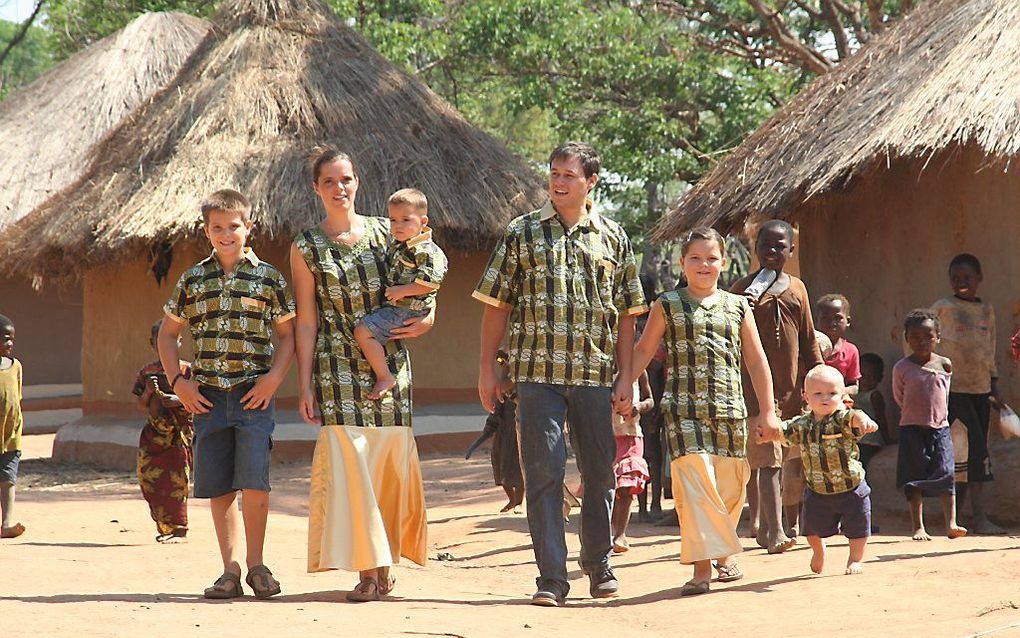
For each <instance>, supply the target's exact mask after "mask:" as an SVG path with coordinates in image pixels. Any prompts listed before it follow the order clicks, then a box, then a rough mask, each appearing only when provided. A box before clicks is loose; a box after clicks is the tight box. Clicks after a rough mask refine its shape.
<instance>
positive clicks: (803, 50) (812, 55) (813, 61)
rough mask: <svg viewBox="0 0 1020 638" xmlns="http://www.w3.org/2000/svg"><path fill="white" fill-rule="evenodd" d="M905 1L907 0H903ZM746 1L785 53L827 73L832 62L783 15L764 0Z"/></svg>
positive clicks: (814, 69)
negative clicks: (792, 26)
mask: <svg viewBox="0 0 1020 638" xmlns="http://www.w3.org/2000/svg"><path fill="white" fill-rule="evenodd" d="M903 1H904V2H907V1H909V0H903ZM747 3H748V4H749V5H751V7H752V8H753V9H754V10H755V11H756V12H757V13H758V15H759V16H761V18H762V19H763V20H765V24H766V26H767V27H768V30H769V33H771V34H772V37H773V38H775V40H776V43H777V44H779V46H780V47H782V48H783V50H785V51H786V52H787V53H789V54H790V55H791V56H793V57H794V58H795V59H797V60H799V61H800V63H801V65H802V66H803V67H804V68H805V69H807V70H809V71H812V72H814V73H818V74H822V73H828V72H829V71H830V70H831V69H832V67H833V63H832V61H831V60H828V59H827V58H826V57H825V56H824V55H822V54H821V53H819V52H818V51H816V50H815V49H813V48H811V47H809V46H807V45H806V44H804V43H803V42H802V41H801V40H800V38H798V37H797V35H796V34H795V33H793V32H792V31H791V30H790V27H789V26H787V24H786V21H785V20H783V15H782V14H781V13H780V12H779V11H777V10H776V9H774V8H773V7H771V6H769V5H767V4H765V1H764V0H747Z"/></svg>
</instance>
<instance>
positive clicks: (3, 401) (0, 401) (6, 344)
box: [0, 315, 25, 538]
mask: <svg viewBox="0 0 1020 638" xmlns="http://www.w3.org/2000/svg"><path fill="white" fill-rule="evenodd" d="M14 334H15V331H14V322H12V321H11V320H10V319H8V318H7V317H5V316H3V315H0V435H2V437H3V438H2V439H0V515H2V519H3V524H2V525H0V538H15V537H17V536H21V535H22V534H24V533H25V526H24V525H23V524H21V523H19V522H17V521H16V519H15V518H14V492H15V488H14V484H15V483H17V482H18V463H19V462H20V461H21V428H22V416H21V382H22V374H21V362H20V361H18V360H17V359H15V358H14Z"/></svg>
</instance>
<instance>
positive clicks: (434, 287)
mask: <svg viewBox="0 0 1020 638" xmlns="http://www.w3.org/2000/svg"><path fill="white" fill-rule="evenodd" d="M414 283H416V284H418V285H419V286H425V287H426V288H430V289H432V290H439V284H435V283H432V282H431V281H425V280H424V279H421V278H418V279H415V280H414Z"/></svg>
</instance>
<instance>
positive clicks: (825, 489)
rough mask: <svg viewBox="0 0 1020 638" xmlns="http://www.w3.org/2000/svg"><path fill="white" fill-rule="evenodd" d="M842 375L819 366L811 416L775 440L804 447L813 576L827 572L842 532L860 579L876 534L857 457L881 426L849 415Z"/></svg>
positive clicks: (809, 391)
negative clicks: (831, 545) (831, 541)
mask: <svg viewBox="0 0 1020 638" xmlns="http://www.w3.org/2000/svg"><path fill="white" fill-rule="evenodd" d="M846 394H847V392H846V386H845V384H844V383H843V375H842V374H841V373H840V372H839V371H838V370H836V369H835V368H832V367H829V366H818V367H816V368H813V369H812V370H811V371H810V372H808V373H807V377H806V378H805V380H804V399H805V401H807V404H808V408H809V410H810V411H809V412H808V413H807V414H804V415H802V416H799V417H797V418H795V419H791V420H789V421H787V422H786V423H784V425H783V430H782V432H776V433H772V434H771V436H773V437H775V438H782V439H785V441H786V443H788V444H790V445H796V446H798V447H800V460H801V464H802V465H803V467H804V475H805V477H806V478H807V491H806V492H805V493H804V513H803V525H804V529H803V532H804V536H806V537H807V541H808V545H810V546H811V550H812V552H813V553H812V556H811V571H813V572H814V573H816V574H821V573H822V567H823V565H824V563H825V540H824V539H826V538H828V537H830V536H835V535H836V534H838V533H840V532H842V534H843V535H844V536H846V537H847V539H848V540H849V541H850V556H849V558H848V559H847V563H846V573H847V574H860V573H861V571H862V569H863V568H862V566H861V562H862V561H863V560H864V548H865V546H866V545H867V544H868V537H869V536H870V535H871V497H870V496H871V488H870V487H869V486H868V482H867V481H866V480H865V478H864V467H862V466H861V462H860V460H859V458H858V451H857V441H858V440H860V438H861V437H862V436H864V435H865V434H866V433H868V432H874V431H876V430H877V429H878V425H877V424H876V423H875V422H874V421H872V420H871V419H870V418H869V417H868V415H866V414H865V413H864V412H862V411H860V410H848V409H847V408H846V406H845V405H844V403H843V400H844V398H845V396H846Z"/></svg>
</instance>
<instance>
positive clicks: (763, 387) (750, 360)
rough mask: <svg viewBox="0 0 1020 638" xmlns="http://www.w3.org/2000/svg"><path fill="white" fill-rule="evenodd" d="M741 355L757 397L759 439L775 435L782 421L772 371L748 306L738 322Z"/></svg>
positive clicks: (779, 429)
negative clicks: (778, 415)
mask: <svg viewBox="0 0 1020 638" xmlns="http://www.w3.org/2000/svg"><path fill="white" fill-rule="evenodd" d="M740 339H741V344H742V345H741V355H742V356H743V358H744V367H746V368H747V374H748V376H750V377H751V386H752V387H753V388H754V394H755V396H756V397H758V415H759V417H760V419H759V425H758V427H759V431H758V432H757V435H758V437H759V440H764V439H765V437H767V436H773V437H774V436H775V435H776V433H777V432H779V433H782V423H780V421H779V417H777V416H776V399H775V394H774V391H773V388H772V371H771V370H770V369H769V362H768V360H767V359H766V358H765V350H764V349H762V347H761V338H760V337H759V336H758V326H757V325H756V324H755V322H754V313H753V312H751V310H750V307H748V309H747V311H746V312H745V313H744V321H743V322H742V323H741V324H740Z"/></svg>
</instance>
